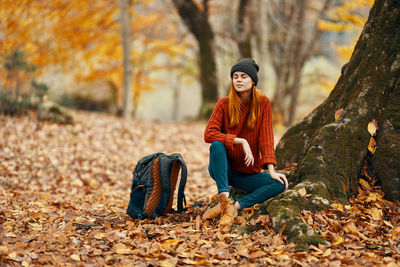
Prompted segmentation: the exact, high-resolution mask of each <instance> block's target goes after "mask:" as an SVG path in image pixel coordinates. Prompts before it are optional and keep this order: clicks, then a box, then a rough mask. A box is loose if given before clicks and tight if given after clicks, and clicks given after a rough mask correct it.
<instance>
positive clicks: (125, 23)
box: [119, 0, 133, 119]
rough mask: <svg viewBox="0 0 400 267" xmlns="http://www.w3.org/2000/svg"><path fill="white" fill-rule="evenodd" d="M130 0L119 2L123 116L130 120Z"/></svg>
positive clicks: (131, 89)
mask: <svg viewBox="0 0 400 267" xmlns="http://www.w3.org/2000/svg"><path fill="white" fill-rule="evenodd" d="M130 2H131V1H130V0H120V2H119V3H120V9H121V37H122V38H121V39H122V50H123V64H124V82H123V86H124V106H123V116H124V117H125V118H127V119H130V118H132V112H133V88H132V65H131V45H132V43H131V15H130V13H129V8H130Z"/></svg>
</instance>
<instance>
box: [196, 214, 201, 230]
mask: <svg viewBox="0 0 400 267" xmlns="http://www.w3.org/2000/svg"><path fill="white" fill-rule="evenodd" d="M200 227H201V217H200V215H197V217H196V226H195V228H196V230H200Z"/></svg>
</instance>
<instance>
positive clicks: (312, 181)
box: [264, 0, 400, 243]
mask: <svg viewBox="0 0 400 267" xmlns="http://www.w3.org/2000/svg"><path fill="white" fill-rule="evenodd" d="M399 44H400V6H399V5H398V1H397V0H376V1H375V3H374V5H373V7H372V9H371V11H370V15H369V17H368V21H367V23H366V24H365V27H364V29H363V31H362V33H361V35H360V37H359V40H358V42H357V45H356V47H355V50H354V53H353V55H352V57H351V59H350V61H349V62H348V63H347V64H345V65H344V66H343V68H342V75H341V77H340V78H339V80H338V82H337V84H336V86H335V88H334V90H333V91H332V92H331V94H330V95H329V97H328V98H327V99H326V100H325V101H324V102H323V103H322V104H321V105H320V106H318V107H317V108H316V109H315V110H314V111H313V112H311V113H310V114H309V115H308V116H307V117H306V118H304V119H303V120H302V121H301V122H300V123H298V124H297V125H295V126H294V127H292V128H290V129H289V130H288V131H287V132H286V134H285V135H284V136H283V137H282V139H281V140H280V142H279V143H278V145H277V148H276V155H277V159H278V165H279V167H283V166H285V165H287V164H289V163H297V164H298V166H297V169H296V171H295V172H294V173H293V174H292V175H290V177H289V178H290V180H291V181H292V182H295V183H297V185H296V186H295V187H294V188H291V189H290V190H288V191H286V192H285V193H284V194H282V195H281V196H279V197H277V198H275V199H273V200H271V201H269V202H267V203H266V204H265V206H264V208H266V210H267V211H268V212H269V213H270V215H271V217H272V223H273V227H274V228H275V229H276V230H280V229H281V228H282V227H283V226H284V225H286V230H285V233H286V235H287V236H288V239H289V240H291V241H297V242H300V243H302V242H304V243H315V242H318V241H319V240H320V239H319V238H318V236H317V235H316V234H315V232H314V231H313V229H312V228H310V227H309V226H308V225H306V224H304V223H303V222H302V221H301V219H300V217H299V212H300V211H301V210H302V209H306V210H311V211H316V210H319V209H322V208H324V207H327V206H329V205H330V204H332V203H335V202H339V203H347V202H348V197H349V196H351V195H354V194H356V193H357V185H358V179H357V178H358V175H359V174H360V171H361V168H362V167H363V165H364V162H365V160H366V159H368V161H367V162H368V163H370V166H371V167H373V170H374V172H375V174H376V176H377V177H378V178H379V179H380V181H381V182H382V186H383V189H384V191H385V192H386V195H387V197H388V198H389V199H392V200H399V199H400V193H399V192H400V178H399V177H400V169H399V168H398V166H399V164H400V153H399V150H398V149H397V148H398V146H399V145H400V80H399V77H400V45H399ZM335 111H339V112H338V113H336V118H335ZM340 113H342V114H341V115H340ZM339 115H340V117H339ZM370 122H372V125H371V124H369V123H370ZM373 124H377V125H378V127H379V130H378V132H377V134H376V137H374V139H373V140H375V139H376V143H377V148H376V152H375V153H374V154H372V153H373V151H374V149H371V145H369V144H370V143H372V144H373V142H374V141H373V140H371V135H370V133H371V134H372V135H373V134H374V131H371V130H374V128H376V127H375V126H373ZM367 128H370V129H369V130H370V133H369V131H368V129H367ZM368 147H370V149H371V151H372V152H371V151H370V150H368V149H367V148H368ZM302 188H304V189H305V190H306V192H307V193H308V194H309V197H307V198H306V197H304V196H302V195H301V194H300V193H299V190H300V189H302Z"/></svg>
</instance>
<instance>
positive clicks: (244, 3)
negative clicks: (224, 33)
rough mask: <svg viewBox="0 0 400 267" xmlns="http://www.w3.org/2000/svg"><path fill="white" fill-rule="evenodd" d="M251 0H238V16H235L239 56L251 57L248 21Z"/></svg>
mask: <svg viewBox="0 0 400 267" xmlns="http://www.w3.org/2000/svg"><path fill="white" fill-rule="evenodd" d="M250 5H251V0H240V3H239V9H238V17H237V24H238V26H237V28H238V32H237V36H238V40H237V44H238V47H239V52H240V56H241V57H242V58H246V57H252V53H251V36H250V22H249V19H250V18H249V7H250Z"/></svg>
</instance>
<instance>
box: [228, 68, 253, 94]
mask: <svg viewBox="0 0 400 267" xmlns="http://www.w3.org/2000/svg"><path fill="white" fill-rule="evenodd" d="M232 82H233V87H235V90H236V92H238V93H243V92H246V91H248V90H250V89H251V88H252V87H253V80H252V79H251V77H250V76H249V75H247V73H245V72H243V71H235V72H234V73H233V75H232Z"/></svg>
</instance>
